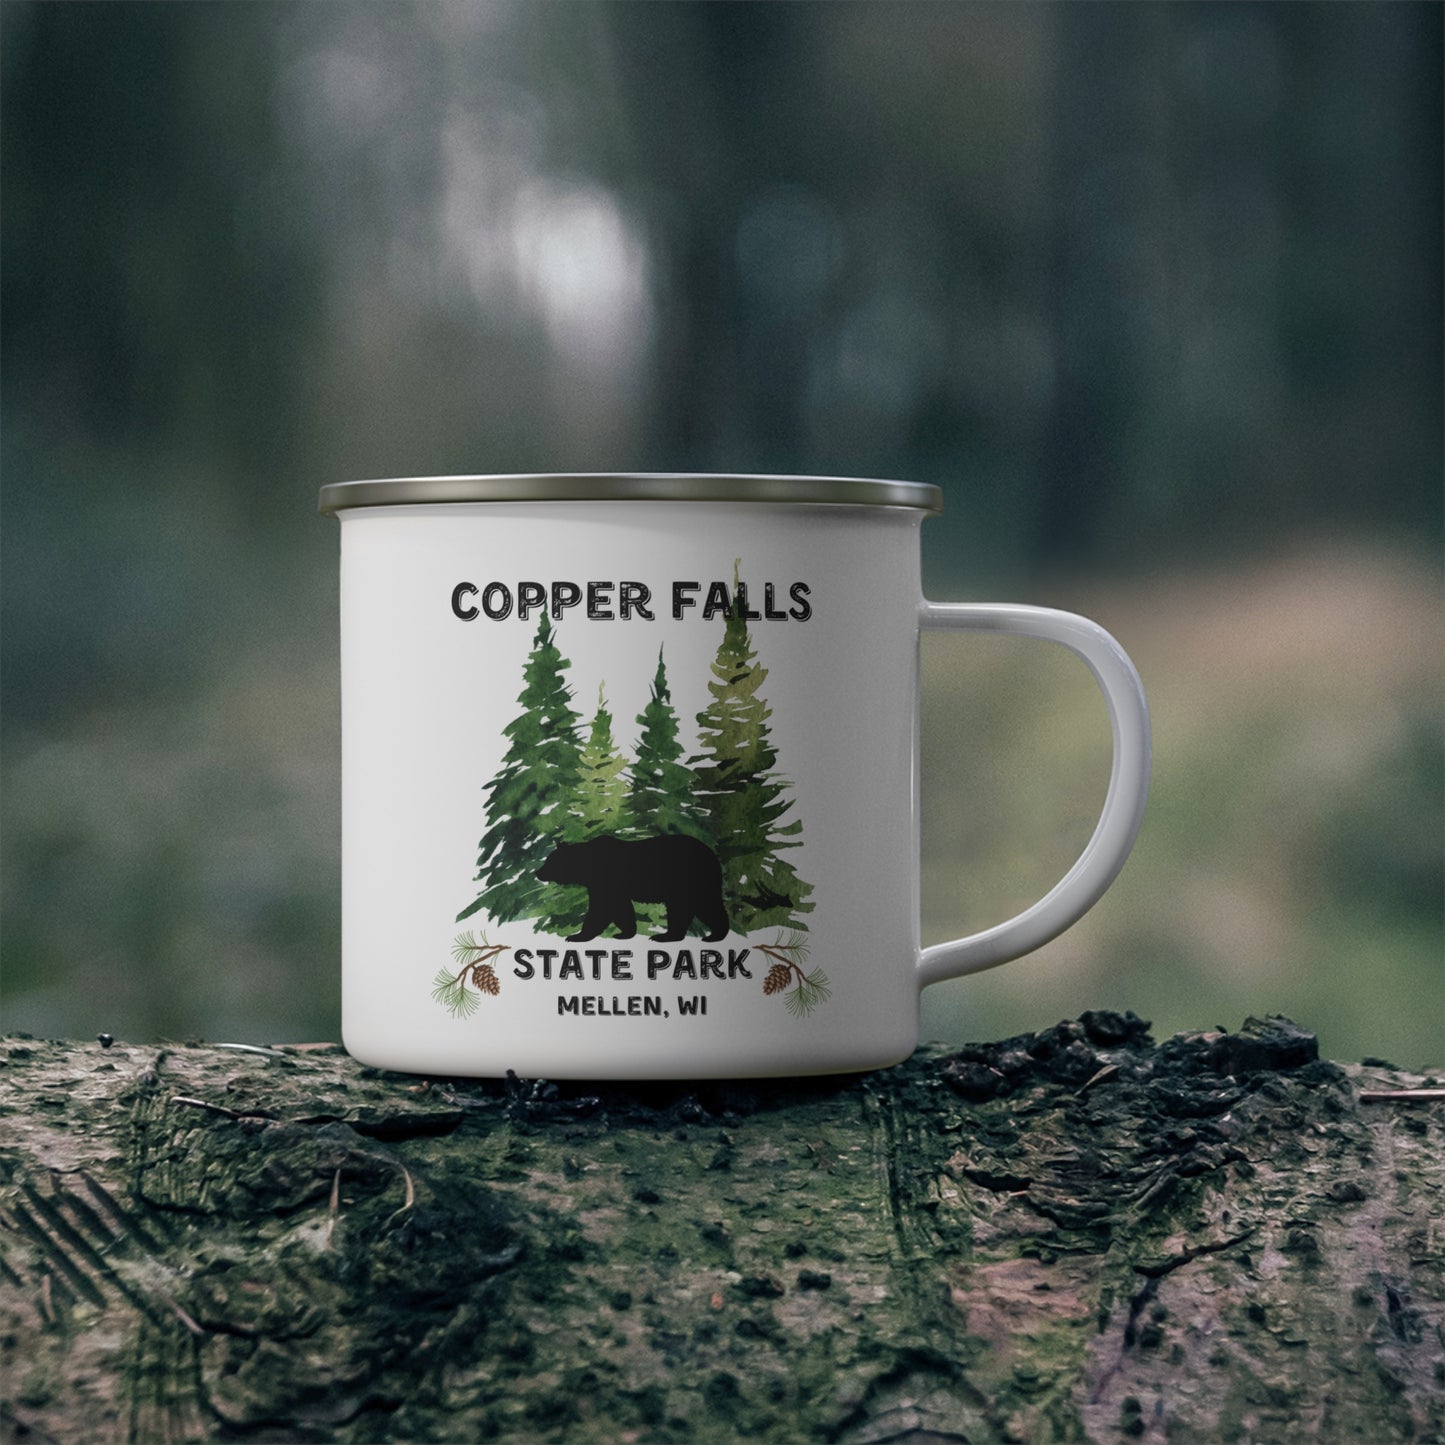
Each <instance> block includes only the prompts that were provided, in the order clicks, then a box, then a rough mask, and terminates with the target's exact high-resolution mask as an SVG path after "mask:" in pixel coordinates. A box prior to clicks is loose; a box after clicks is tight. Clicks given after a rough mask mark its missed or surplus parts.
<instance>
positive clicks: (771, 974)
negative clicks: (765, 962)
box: [763, 963, 793, 994]
mask: <svg viewBox="0 0 1445 1445" xmlns="http://www.w3.org/2000/svg"><path fill="white" fill-rule="evenodd" d="M792 977H793V970H792V969H790V968H789V967H788V965H787V964H786V963H775V964H774V965H773V966H772V967H771V968H770V969H769V970H768V976H767V978H765V979H764V980H763V992H764V993H766V994H774V993H782V991H783V990H784V989H785V988H787V986H788V984H789V982H790V981H791V979H792Z"/></svg>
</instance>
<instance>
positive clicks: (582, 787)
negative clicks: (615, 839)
mask: <svg viewBox="0 0 1445 1445" xmlns="http://www.w3.org/2000/svg"><path fill="white" fill-rule="evenodd" d="M626 767H627V759H626V758H625V757H624V756H623V755H622V752H621V750H620V749H619V748H618V746H617V744H616V742H614V741H613V737H612V714H611V713H610V712H608V711H607V701H606V698H605V697H604V696H603V690H602V688H601V687H598V689H597V711H596V712H595V713H594V714H593V716H592V730H591V732H590V733H589V734H588V737H587V745H586V746H585V747H584V748H583V749H582V755H581V757H580V759H579V760H578V769H577V791H576V794H575V801H574V803H573V806H572V815H571V818H570V819H569V821H568V823H567V826H566V828H565V830H564V831H565V834H566V837H567V839H568V841H569V842H581V841H583V840H584V839H587V838H595V837H597V836H598V835H599V834H602V833H614V834H615V833H621V832H623V831H624V830H625V829H626V827H627V826H628V823H629V822H630V821H631V819H630V815H629V812H628V807H627V780H626V778H624V777H623V771H624V769H625V768H626Z"/></svg>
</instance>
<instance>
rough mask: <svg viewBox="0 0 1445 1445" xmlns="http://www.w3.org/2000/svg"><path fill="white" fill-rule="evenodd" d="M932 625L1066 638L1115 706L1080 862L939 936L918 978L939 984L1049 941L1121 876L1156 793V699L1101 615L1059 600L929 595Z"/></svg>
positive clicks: (926, 611)
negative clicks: (968, 926)
mask: <svg viewBox="0 0 1445 1445" xmlns="http://www.w3.org/2000/svg"><path fill="white" fill-rule="evenodd" d="M918 621H919V626H920V628H922V629H925V630H926V629H930V628H940V629H947V630H950V631H959V632H995V633H1005V634H1009V635H1011V636H1015V637H1038V638H1043V639H1044V640H1046V641H1048V642H1057V643H1060V644H1062V645H1063V646H1064V647H1067V648H1068V649H1069V651H1070V652H1072V653H1074V654H1075V655H1077V656H1078V657H1080V658H1081V659H1082V660H1083V662H1084V664H1085V666H1086V667H1088V669H1089V671H1090V672H1091V673H1093V675H1094V681H1095V682H1097V683H1098V684H1099V688H1100V690H1101V691H1102V692H1103V694H1104V701H1105V703H1107V704H1108V708H1109V723H1110V726H1111V728H1112V730H1113V734H1114V763H1113V769H1112V771H1111V772H1110V775H1109V790H1108V792H1107V793H1106V794H1105V795H1104V807H1103V811H1102V812H1101V813H1100V814H1099V821H1098V824H1097V825H1096V826H1095V828H1094V833H1093V836H1092V837H1091V838H1090V839H1089V841H1088V844H1087V845H1086V846H1085V848H1084V851H1083V852H1082V853H1081V854H1080V855H1079V857H1078V861H1077V862H1075V864H1074V866H1073V867H1072V868H1070V869H1069V871H1068V872H1067V873H1066V874H1064V876H1063V877H1062V878H1061V879H1060V880H1059V881H1058V882H1057V883H1056V884H1055V885H1054V886H1053V888H1051V889H1050V890H1049V892H1048V893H1046V894H1045V895H1044V896H1043V897H1042V898H1041V899H1039V901H1038V902H1037V903H1035V904H1033V905H1032V906H1031V907H1029V908H1026V909H1025V910H1024V911H1023V912H1022V913H1020V914H1017V915H1016V916H1015V917H1013V918H1010V919H1008V920H1007V921H1006V922H1004V923H1000V924H997V925H995V926H994V927H993V928H986V929H984V930H983V932H982V933H972V934H969V936H968V937H967V938H955V939H953V940H951V941H950V942H948V943H936V944H934V945H933V946H932V947H931V948H925V949H924V950H923V953H922V956H921V957H920V959H919V965H918V985H919V987H920V988H922V987H924V986H925V985H927V984H930V983H938V982H939V981H940V980H942V979H945V978H959V977H961V976H962V975H964V974H968V973H978V972H980V971H981V970H982V969H985V968H994V967H996V966H997V965H998V964H1000V963H1007V962H1009V960H1010V959H1014V958H1019V957H1021V956H1022V955H1023V954H1025V953H1031V952H1032V951H1033V950H1034V949H1036V948H1040V947H1042V946H1043V945H1044V944H1046V943H1047V942H1048V941H1049V940H1050V939H1052V938H1057V937H1058V936H1059V934H1061V933H1062V932H1063V931H1064V930H1065V929H1066V928H1068V927H1069V926H1070V925H1071V924H1073V923H1075V922H1077V921H1078V919H1080V918H1082V917H1083V916H1084V914H1085V913H1087V912H1088V911H1089V909H1091V908H1092V907H1093V906H1094V904H1095V903H1097V902H1098V901H1099V899H1100V898H1101V897H1102V896H1103V894H1104V890H1105V889H1107V888H1108V886H1109V885H1110V884H1111V883H1112V882H1113V881H1114V879H1115V878H1117V877H1118V875H1119V870H1120V869H1121V868H1122V867H1123V866H1124V860H1125V859H1126V858H1127V857H1128V856H1129V850H1130V849H1131V848H1132V847H1133V846H1134V839H1135V838H1136V837H1137V836H1138V833H1139V824H1140V823H1141V822H1142V821H1143V818H1144V802H1145V799H1146V798H1147V797H1148V794H1149V765H1150V753H1151V743H1150V733H1149V704H1148V703H1147V702H1146V701H1145V698H1144V685H1143V684H1142V683H1141V682H1140V681H1139V674H1138V672H1137V671H1136V670H1135V667H1134V664H1133V663H1132V662H1131V661H1130V660H1129V656H1128V654H1127V653H1126V652H1125V651H1124V649H1123V648H1122V647H1120V646H1119V644H1118V643H1117V642H1116V641H1115V640H1114V639H1113V638H1112V637H1111V636H1110V635H1109V634H1108V633H1107V632H1105V631H1104V629H1103V628H1102V627H1100V626H1099V624H1098V623H1097V622H1090V621H1089V619H1088V618H1087V617H1079V616H1077V615H1076V614H1074V613H1072V612H1058V611H1055V610H1054V609H1053V608H1051V607H1022V606H1018V607H1015V606H1011V605H1009V604H1008V603H994V602H988V603H945V602H929V601H927V600H926V599H925V600H924V601H923V602H922V603H921V604H920V609H919V614H918Z"/></svg>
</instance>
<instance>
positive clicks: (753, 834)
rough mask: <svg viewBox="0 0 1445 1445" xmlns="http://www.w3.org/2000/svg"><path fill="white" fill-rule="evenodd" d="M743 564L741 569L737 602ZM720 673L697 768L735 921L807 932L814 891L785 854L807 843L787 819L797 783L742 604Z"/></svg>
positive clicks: (719, 661)
mask: <svg viewBox="0 0 1445 1445" xmlns="http://www.w3.org/2000/svg"><path fill="white" fill-rule="evenodd" d="M740 566H741V562H740V561H739V562H737V563H734V566H733V592H734V597H736V593H737V584H738V574H739V568H740ZM712 673H713V678H714V679H715V680H714V681H712V682H710V683H708V685H707V688H708V692H709V693H710V694H711V695H712V700H711V701H710V702H709V703H708V705H707V706H706V707H705V708H704V709H703V710H702V711H701V712H700V713H698V715H697V724H698V730H699V741H700V743H701V749H702V750H701V752H700V753H699V755H698V756H697V757H695V758H693V759H692V764H693V769H694V772H695V774H696V777H697V793H696V797H697V802H698V805H699V807H700V808H701V810H702V812H703V815H704V817H705V818H706V819H707V824H708V829H709V831H710V832H711V834H712V837H713V841H714V845H715V847H716V851H717V855H718V859H719V861H720V862H721V863H722V869H723V890H724V893H725V894H726V898H727V906H728V917H729V918H730V919H731V921H732V926H733V927H734V928H735V929H736V930H737V931H738V932H739V933H748V932H751V931H752V930H753V929H757V928H766V927H772V926H774V925H788V926H791V927H793V928H799V929H800V928H803V927H804V926H805V925H804V924H803V923H802V922H801V921H800V919H799V915H800V914H805V913H811V912H812V910H813V904H812V903H811V902H810V901H809V898H810V895H811V894H812V891H813V890H812V887H811V885H810V884H807V883H805V882H803V880H802V879H801V878H799V877H798V875H797V874H796V873H795V872H794V871H793V868H792V865H791V864H790V863H789V862H788V860H787V859H786V858H784V857H782V856H780V855H781V854H782V853H783V852H784V851H786V850H787V849H790V848H797V847H798V846H800V844H801V841H802V840H801V838H800V836H799V835H800V834H801V833H802V830H803V825H802V822H801V820H800V819H797V818H793V819H791V820H789V821H787V822H784V821H783V819H784V817H785V816H786V814H787V813H788V812H789V810H790V809H791V808H792V806H793V800H792V798H791V797H790V796H789V792H790V784H789V783H788V781H787V780H786V779H785V778H783V777H781V776H780V775H779V774H778V772H777V761H778V760H777V754H776V752H775V751H774V748H773V744H772V740H771V736H770V732H769V728H768V719H769V718H770V717H771V716H772V710H771V709H770V708H769V707H768V706H767V704H766V703H765V702H764V701H763V698H762V696H761V694H760V693H759V691H758V689H759V688H760V687H761V686H762V684H763V682H764V681H765V680H766V678H767V676H768V670H767V668H765V667H762V666H760V665H759V663H758V660H757V654H756V652H754V651H753V643H752V637H751V636H750V635H749V632H748V626H747V622H746V620H745V619H744V618H743V616H742V609H741V608H740V607H739V606H737V604H736V601H734V604H733V606H732V607H731V608H730V609H729V611H728V615H727V622H726V625H725V627H724V629H723V636H722V641H721V642H720V643H719V645H718V650H717V656H716V658H715V659H714V660H713V663H712Z"/></svg>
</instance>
